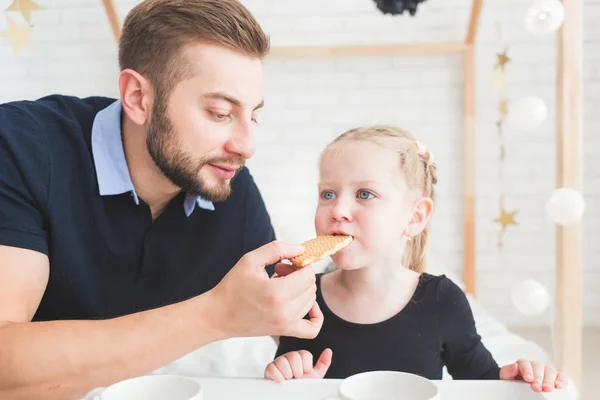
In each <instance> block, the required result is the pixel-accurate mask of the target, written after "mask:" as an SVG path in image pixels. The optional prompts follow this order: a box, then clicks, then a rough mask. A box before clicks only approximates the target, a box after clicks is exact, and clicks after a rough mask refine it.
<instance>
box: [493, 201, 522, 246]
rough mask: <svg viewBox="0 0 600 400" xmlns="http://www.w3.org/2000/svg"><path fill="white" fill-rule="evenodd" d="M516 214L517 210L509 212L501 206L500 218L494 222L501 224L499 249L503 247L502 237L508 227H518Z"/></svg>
mask: <svg viewBox="0 0 600 400" xmlns="http://www.w3.org/2000/svg"><path fill="white" fill-rule="evenodd" d="M516 213H517V210H514V211H511V212H508V211H506V210H505V209H504V207H503V206H500V216H499V217H498V218H496V219H495V220H494V222H497V223H498V224H500V233H499V234H498V247H500V248H501V247H502V246H503V242H502V236H503V234H504V231H505V230H506V227H507V226H509V225H518V223H517V221H516V220H515V214H516Z"/></svg>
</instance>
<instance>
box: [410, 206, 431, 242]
mask: <svg viewBox="0 0 600 400" xmlns="http://www.w3.org/2000/svg"><path fill="white" fill-rule="evenodd" d="M432 213H433V200H431V199H430V198H429V197H421V198H420V199H419V200H417V203H416V205H415V211H414V212H413V217H412V219H411V221H410V223H409V224H408V227H407V229H406V233H407V234H408V235H409V236H411V237H412V236H417V235H418V234H419V233H421V232H423V230H424V229H425V227H426V226H427V223H428V222H429V218H430V217H431V214H432Z"/></svg>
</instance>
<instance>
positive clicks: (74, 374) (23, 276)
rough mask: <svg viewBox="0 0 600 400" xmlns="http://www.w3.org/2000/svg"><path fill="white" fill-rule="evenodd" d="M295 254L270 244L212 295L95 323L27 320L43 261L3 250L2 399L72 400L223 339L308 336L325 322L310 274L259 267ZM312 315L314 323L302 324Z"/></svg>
mask: <svg viewBox="0 0 600 400" xmlns="http://www.w3.org/2000/svg"><path fill="white" fill-rule="evenodd" d="M302 251H303V248H302V247H301V246H292V245H286V244H284V243H278V242H272V243H269V244H267V245H265V246H262V247H260V248H258V249H256V250H255V251H252V252H250V253H248V254H246V255H244V256H243V257H242V258H241V259H240V261H239V262H238V263H237V264H236V265H235V266H234V267H233V268H232V270H231V271H230V272H229V273H228V274H227V275H226V276H225V278H223V280H222V281H221V282H220V283H219V284H218V285H217V286H216V287H215V288H214V289H213V290H211V291H209V292H207V293H204V294H202V295H200V296H198V297H194V298H192V299H190V300H187V301H184V302H181V303H177V304H173V305H170V306H166V307H162V308H157V309H154V310H150V311H145V312H141V313H137V314H132V315H128V316H124V317H119V318H114V319H108V320H101V321H98V320H95V321H50V322H30V321H31V317H32V315H33V314H34V313H35V309H36V308H37V306H38V305H39V301H40V299H41V297H42V294H43V291H44V288H45V286H46V283H47V279H48V258H47V257H46V256H45V255H43V254H42V253H36V252H34V251H32V250H23V249H20V248H15V247H8V246H0V282H2V286H1V289H0V290H1V291H0V321H3V322H2V325H0V371H2V373H0V398H1V399H5V398H8V399H45V400H53V399H61V400H62V399H78V398H80V397H81V396H83V395H85V394H86V393H87V392H88V391H89V390H91V389H93V388H95V387H99V386H106V385H109V384H112V383H114V382H117V381H120V380H123V379H127V378H130V377H134V376H139V375H144V374H147V373H149V372H152V371H154V370H156V369H158V368H160V367H161V366H163V365H165V364H168V363H170V362H172V361H174V360H176V359H178V358H180V357H182V356H184V355H185V354H187V353H189V352H191V351H193V350H195V349H197V348H199V347H201V346H203V345H205V344H208V343H210V342H212V341H216V340H223V339H226V338H229V337H236V336H266V335H272V334H274V335H286V336H297V337H304V338H314V337H315V336H316V335H317V334H318V332H319V330H320V329H321V326H322V324H323V315H322V314H321V313H320V311H319V310H318V309H314V303H315V291H316V286H315V276H314V273H313V272H312V270H311V269H310V268H303V269H302V270H299V271H296V272H294V273H291V274H289V275H287V276H286V277H285V279H271V278H270V277H269V276H268V275H267V274H266V273H265V266H266V265H270V264H273V263H276V262H277V260H281V259H287V258H290V257H294V256H296V255H298V254H300V253H301V252H302ZM279 265H281V264H279ZM309 311H311V312H312V313H313V314H312V315H313V318H312V319H311V320H306V319H304V318H303V317H304V315H306V313H307V312H309Z"/></svg>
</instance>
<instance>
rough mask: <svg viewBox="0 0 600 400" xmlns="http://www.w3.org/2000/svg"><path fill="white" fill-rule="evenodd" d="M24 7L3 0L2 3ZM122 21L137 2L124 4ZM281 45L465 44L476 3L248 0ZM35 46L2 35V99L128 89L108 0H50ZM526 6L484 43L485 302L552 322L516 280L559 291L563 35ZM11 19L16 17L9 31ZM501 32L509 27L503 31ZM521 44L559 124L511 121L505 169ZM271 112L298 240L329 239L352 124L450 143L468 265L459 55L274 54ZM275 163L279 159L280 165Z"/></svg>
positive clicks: (590, 93)
mask: <svg viewBox="0 0 600 400" xmlns="http://www.w3.org/2000/svg"><path fill="white" fill-rule="evenodd" d="M9 3H10V1H8V0H0V8H5V6H7V5H8V4H9ZM117 3H118V6H119V9H120V12H121V15H122V17H124V16H125V14H126V12H127V11H128V10H129V9H131V7H132V6H133V5H134V4H136V3H137V1H136V0H119V1H118V2H117ZM244 3H245V4H246V5H247V6H248V7H249V8H250V9H251V10H252V11H253V12H254V13H255V15H256V16H257V17H258V18H259V20H260V21H261V23H262V24H263V26H264V27H265V29H266V30H267V31H268V33H269V34H270V35H271V39H272V43H273V45H274V46H278V45H284V44H285V45H304V44H317V43H331V44H356V43H384V42H397V41H417V40H419V41H436V40H444V41H446V40H461V39H462V38H463V37H464V34H465V27H466V23H467V20H468V15H469V9H470V0H428V1H427V2H425V3H423V4H422V5H421V6H420V9H419V12H418V13H417V16H416V17H414V18H411V17H409V16H408V15H406V16H396V17H392V16H389V15H388V16H384V15H383V14H381V13H379V11H378V10H376V8H375V7H374V4H373V1H372V0H303V1H294V0H244ZM40 4H42V5H43V6H44V7H45V10H44V11H42V12H35V13H34V17H33V23H34V25H35V28H34V30H33V35H32V38H33V40H34V42H35V43H36V46H37V50H36V51H35V52H32V51H29V50H26V51H24V52H23V53H22V54H21V55H20V56H19V57H15V56H14V55H13V54H12V51H11V48H10V47H9V46H8V44H7V42H6V41H4V40H1V39H0V102H2V101H8V100H14V99H21V98H30V99H33V98H36V97H40V96H43V95H46V94H49V93H54V92H58V93H66V94H73V95H80V96H86V95H109V96H116V95H117V74H118V70H117V65H116V54H117V52H116V47H115V44H114V41H113V39H112V32H111V30H110V27H109V24H108V21H107V19H106V16H105V14H104V13H103V10H102V8H101V1H100V0H52V1H50V0H45V1H42V0H40ZM527 4H528V1H525V0H491V1H487V2H485V6H484V9H483V13H482V21H481V27H480V31H479V45H478V49H477V67H478V69H477V83H478V85H477V96H478V98H477V135H478V142H477V150H478V155H477V162H478V163H477V218H478V219H477V238H478V242H477V244H478V248H477V254H478V262H479V281H478V285H479V287H478V288H479V297H480V299H481V301H482V302H483V304H484V305H485V306H486V307H487V308H488V309H489V310H490V311H491V312H492V313H494V315H496V316H497V317H498V318H500V319H501V320H503V321H505V322H507V323H513V324H516V323H522V324H541V323H547V322H549V321H551V320H552V313H551V312H547V313H546V314H544V315H543V316H542V317H541V318H537V319H531V318H530V319H527V318H524V317H521V316H519V315H518V313H516V312H515V310H514V308H512V307H511V306H510V302H509V289H510V285H511V284H512V283H514V282H517V281H518V280H520V279H522V278H525V277H535V278H537V279H539V280H540V281H542V282H544V283H545V284H547V285H548V287H549V288H550V289H551V291H553V286H554V258H553V251H552V249H553V247H554V229H553V226H552V224H550V223H549V222H548V220H547V219H546V216H545V214H544V211H543V205H544V202H545V201H546V199H547V197H548V195H549V194H550V193H551V191H552V190H553V189H554V181H555V180H554V170H555V165H554V152H555V150H554V116H553V115H554V98H555V88H554V74H555V69H554V60H555V47H554V46H555V43H554V38H553V37H552V36H550V37H543V38H537V37H534V36H531V35H528V34H527V33H526V32H525V31H524V29H523V26H522V18H523V12H524V9H525V8H526V6H527ZM584 18H585V23H584V27H583V29H584V39H585V44H584V80H585V82H584V96H585V110H584V142H585V147H584V155H585V159H584V172H585V176H584V186H585V187H584V195H585V196H586V200H587V213H586V219H585V224H584V251H585V254H584V263H585V266H584V268H585V276H584V290H585V293H584V304H585V312H584V320H585V323H586V324H590V325H600V296H599V295H598V292H600V266H599V263H598V261H599V260H600V250H599V247H598V245H597V243H598V241H599V240H600V201H599V200H600V189H599V188H600V161H598V160H599V159H600V158H599V156H600V116H599V115H600V113H598V110H599V109H600V0H585V1H584ZM4 27H5V20H4V19H3V18H0V30H1V29H3V28H4ZM499 28H500V29H499ZM504 46H508V50H509V56H510V57H511V59H512V60H511V62H510V63H509V64H508V65H507V69H506V74H507V77H508V88H507V89H508V90H507V96H508V100H511V99H515V98H518V97H520V96H524V95H536V96H539V97H541V98H542V99H544V101H546V103H547V105H548V107H549V111H550V118H549V119H548V121H547V122H546V123H545V124H544V125H543V127H542V128H541V129H540V130H538V131H536V132H533V133H527V134H525V133H519V132H516V131H513V130H510V129H508V128H505V130H504V143H505V146H506V161H505V164H504V168H503V176H502V179H500V175H499V166H500V165H499V163H498V151H499V148H498V146H499V139H498V135H497V131H496V128H495V125H494V123H495V122H496V120H497V118H498V112H497V105H498V94H497V93H495V92H493V91H492V86H491V78H492V70H493V66H494V63H495V53H496V52H499V51H502V49H503V48H504ZM265 72H266V74H265V77H266V83H265V93H264V94H265V100H266V104H267V106H266V108H265V110H264V112H263V113H262V115H261V117H260V121H261V122H260V126H259V128H258V131H257V134H256V139H257V154H256V156H255V158H254V159H253V160H251V161H250V163H249V165H250V167H251V168H252V171H253V174H254V175H255V177H256V179H257V181H258V183H259V185H260V187H261V189H262V192H263V195H264V197H265V199H266V202H267V205H268V207H269V209H270V211H271V214H272V216H273V219H274V221H275V222H276V223H277V225H278V227H279V229H280V230H282V231H283V232H284V233H285V234H286V235H287V237H288V238H289V240H293V241H302V240H305V239H307V238H309V237H311V236H312V235H313V227H312V214H313V210H314V206H315V201H316V185H315V183H316V177H317V168H316V167H317V166H316V160H317V157H318V154H319V152H320V150H321V149H322V148H323V146H324V145H325V144H326V143H327V142H328V141H330V140H331V139H333V138H334V137H335V136H336V135H337V134H339V133H341V132H342V131H343V130H344V129H347V128H350V127H353V126H356V125H366V124H372V123H395V124H399V125H401V126H403V127H406V128H408V129H410V130H412V131H414V132H415V133H416V134H417V135H418V136H419V137H420V138H421V139H422V140H423V141H425V142H427V143H428V144H429V145H430V147H431V149H432V151H434V152H435V153H436V160H437V163H438V170H439V185H438V198H439V200H438V204H437V207H438V208H437V212H436V215H435V217H434V220H433V221H432V225H431V227H432V230H433V243H432V255H433V258H434V259H436V260H440V261H442V260H443V262H445V263H446V264H447V266H448V268H449V269H451V270H453V271H455V272H457V273H459V272H460V268H461V262H462V219H461V212H462V204H461V196H460V190H461V185H460V178H461V175H460V150H461V149H460V132H461V118H460V116H461V111H462V109H461V91H462V85H461V80H462V70H461V60H460V58H459V57H458V56H420V57H412V56H411V57H381V56H375V57H365V58H339V59H308V60H267V61H266V63H265ZM272 165H275V166H276V168H273V167H272ZM501 193H505V194H506V207H507V208H508V209H511V208H513V207H516V208H518V210H519V212H518V214H517V218H518V221H519V225H518V226H516V227H514V226H511V227H509V229H508V230H507V232H506V234H505V236H504V250H503V251H500V250H499V249H498V247H497V246H496V243H497V232H498V226H497V225H496V224H495V223H494V222H493V220H494V218H495V217H496V216H497V213H498V198H499V195H500V194H501Z"/></svg>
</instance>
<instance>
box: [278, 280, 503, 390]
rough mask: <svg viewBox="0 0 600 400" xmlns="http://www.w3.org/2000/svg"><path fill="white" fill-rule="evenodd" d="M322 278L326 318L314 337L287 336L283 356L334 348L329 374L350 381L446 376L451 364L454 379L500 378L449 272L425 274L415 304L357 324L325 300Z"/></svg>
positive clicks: (281, 349) (282, 345) (319, 295)
mask: <svg viewBox="0 0 600 400" xmlns="http://www.w3.org/2000/svg"><path fill="white" fill-rule="evenodd" d="M321 276H322V275H318V276H317V287H318V290H317V302H318V304H319V306H320V307H321V310H322V311H323V315H324V317H325V321H324V323H323V328H322V329H321V331H320V333H319V335H318V336H317V337H316V338H315V339H312V340H305V339H297V338H291V337H282V338H281V342H280V345H279V348H278V350H277V355H276V356H280V355H282V354H285V353H287V352H290V351H295V350H308V351H309V352H311V353H312V355H313V358H314V361H315V362H316V360H317V359H318V357H319V356H320V355H321V353H322V352H323V350H325V349H326V348H330V349H331V350H332V352H333V359H332V364H331V367H330V368H329V370H328V371H327V374H326V376H325V378H333V379H344V378H347V377H348V376H351V375H354V374H358V373H361V372H367V371H377V370H388V371H401V372H408V373H413V374H417V375H420V376H423V377H425V378H428V379H441V378H442V368H443V367H444V366H446V367H447V369H448V372H449V373H450V375H452V377H453V378H454V379H499V373H500V369H499V367H498V364H497V363H496V362H495V361H494V359H493V358H492V355H491V354H490V352H489V351H488V350H487V349H486V348H485V347H484V345H483V343H482V342H481V337H480V336H479V335H478V333H477V331H476V329H475V322H474V320H473V314H472V312H471V308H470V306H469V303H468V300H467V298H466V296H465V294H464V293H463V291H462V290H461V289H460V288H459V287H458V286H457V285H456V284H455V283H454V282H452V281H451V280H450V279H448V278H447V277H446V276H444V275H441V276H433V275H430V274H426V273H423V274H422V275H421V276H420V278H419V284H418V286H417V289H416V291H415V293H414V294H413V296H412V298H411V300H410V302H409V303H408V304H407V305H406V307H405V308H404V309H403V310H402V311H400V312H399V313H398V314H396V315H395V316H394V317H392V318H389V319H387V320H385V321H382V322H380V323H375V324H356V323H351V322H348V321H345V320H343V319H341V318H340V317H338V316H337V315H335V314H334V313H333V312H332V311H331V310H330V309H329V308H328V307H327V304H325V301H324V300H323V294H322V292H321Z"/></svg>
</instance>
